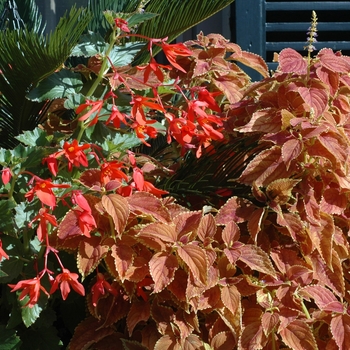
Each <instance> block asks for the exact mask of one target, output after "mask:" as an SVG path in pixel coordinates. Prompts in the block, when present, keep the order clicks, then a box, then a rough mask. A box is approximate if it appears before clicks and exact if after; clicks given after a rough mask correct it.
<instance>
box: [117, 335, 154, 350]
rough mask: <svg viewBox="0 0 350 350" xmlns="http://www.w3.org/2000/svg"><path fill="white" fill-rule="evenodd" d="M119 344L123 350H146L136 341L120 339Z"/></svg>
mask: <svg viewBox="0 0 350 350" xmlns="http://www.w3.org/2000/svg"><path fill="white" fill-rule="evenodd" d="M121 342H122V344H123V349H124V350H148V349H147V348H146V347H145V346H143V345H142V344H141V343H139V342H138V341H136V340H129V339H125V338H121Z"/></svg>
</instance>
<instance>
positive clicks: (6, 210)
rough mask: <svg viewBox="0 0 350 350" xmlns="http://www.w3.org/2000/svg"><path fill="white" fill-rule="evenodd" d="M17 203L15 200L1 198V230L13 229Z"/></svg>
mask: <svg viewBox="0 0 350 350" xmlns="http://www.w3.org/2000/svg"><path fill="white" fill-rule="evenodd" d="M15 206H16V203H15V202H14V201H13V200H10V199H8V200H1V201H0V213H1V220H0V232H8V231H12V230H13V212H12V209H13V208H15Z"/></svg>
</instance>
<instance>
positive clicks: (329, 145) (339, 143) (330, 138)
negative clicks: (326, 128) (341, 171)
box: [318, 132, 349, 165]
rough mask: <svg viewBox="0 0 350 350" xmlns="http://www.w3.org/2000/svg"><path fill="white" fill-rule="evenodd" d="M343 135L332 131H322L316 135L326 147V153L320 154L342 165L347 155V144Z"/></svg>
mask: <svg viewBox="0 0 350 350" xmlns="http://www.w3.org/2000/svg"><path fill="white" fill-rule="evenodd" d="M342 137H343V136H341V135H340V134H336V133H333V132H328V133H323V134H321V135H320V136H319V137H318V141H320V143H321V144H322V145H323V146H324V147H325V148H326V150H327V151H328V152H329V153H328V154H327V153H326V154H322V153H321V154H320V155H321V156H324V157H327V158H329V159H331V160H332V161H333V163H334V164H340V165H344V164H345V163H346V162H347V157H348V149H349V148H348V145H347V143H346V142H345V140H344V139H342Z"/></svg>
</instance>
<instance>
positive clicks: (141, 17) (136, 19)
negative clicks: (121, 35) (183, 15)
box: [128, 12, 159, 28]
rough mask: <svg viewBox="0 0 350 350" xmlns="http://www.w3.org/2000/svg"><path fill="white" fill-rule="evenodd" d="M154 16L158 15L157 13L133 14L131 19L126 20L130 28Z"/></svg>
mask: <svg viewBox="0 0 350 350" xmlns="http://www.w3.org/2000/svg"><path fill="white" fill-rule="evenodd" d="M156 16H159V15H158V14H157V13H151V12H143V13H134V14H133V15H132V16H131V17H129V18H128V27H129V28H131V27H133V26H136V25H138V24H140V23H142V22H145V21H148V20H150V19H152V18H154V17H156Z"/></svg>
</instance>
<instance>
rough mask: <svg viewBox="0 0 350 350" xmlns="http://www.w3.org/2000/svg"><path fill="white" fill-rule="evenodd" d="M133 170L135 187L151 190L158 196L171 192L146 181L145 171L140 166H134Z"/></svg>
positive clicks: (141, 189)
mask: <svg viewBox="0 0 350 350" xmlns="http://www.w3.org/2000/svg"><path fill="white" fill-rule="evenodd" d="M133 171H134V172H133V179H134V183H135V187H136V189H137V190H138V191H145V192H149V193H152V194H153V195H155V196H157V197H160V196H161V195H163V194H168V193H169V192H167V191H163V190H160V189H158V188H156V187H155V186H154V185H153V184H152V183H151V182H149V181H146V180H145V179H144V176H143V171H142V170H141V169H140V168H138V167H134V169H133Z"/></svg>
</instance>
